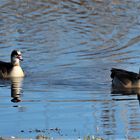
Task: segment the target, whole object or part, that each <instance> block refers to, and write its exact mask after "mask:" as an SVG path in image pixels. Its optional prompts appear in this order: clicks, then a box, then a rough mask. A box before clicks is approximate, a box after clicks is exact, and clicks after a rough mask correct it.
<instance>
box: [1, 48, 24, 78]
mask: <svg viewBox="0 0 140 140" xmlns="http://www.w3.org/2000/svg"><path fill="white" fill-rule="evenodd" d="M22 60H23V59H22V55H21V52H20V51H19V50H13V51H12V53H11V62H3V61H0V78H14V77H24V72H23V70H22V68H21V67H20V61H22Z"/></svg>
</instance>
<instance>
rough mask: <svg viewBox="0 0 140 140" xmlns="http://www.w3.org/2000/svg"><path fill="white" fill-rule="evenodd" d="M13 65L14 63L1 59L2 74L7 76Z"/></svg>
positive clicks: (0, 74) (0, 72)
mask: <svg viewBox="0 0 140 140" xmlns="http://www.w3.org/2000/svg"><path fill="white" fill-rule="evenodd" d="M12 67H13V65H12V64H11V63H8V62H2V61H0V76H1V77H6V76H7V75H8V73H9V72H10V71H11V69H12Z"/></svg>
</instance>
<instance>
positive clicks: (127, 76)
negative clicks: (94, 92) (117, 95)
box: [111, 68, 140, 88]
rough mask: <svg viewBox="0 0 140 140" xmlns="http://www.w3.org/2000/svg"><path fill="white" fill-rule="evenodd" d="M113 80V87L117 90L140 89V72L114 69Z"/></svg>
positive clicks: (112, 71) (112, 72)
mask: <svg viewBox="0 0 140 140" xmlns="http://www.w3.org/2000/svg"><path fill="white" fill-rule="evenodd" d="M111 78H112V86H113V87H115V88H140V72H139V73H134V72H130V71H126V70H122V69H116V68H112V70H111Z"/></svg>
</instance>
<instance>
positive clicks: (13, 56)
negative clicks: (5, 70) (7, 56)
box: [11, 50, 23, 66]
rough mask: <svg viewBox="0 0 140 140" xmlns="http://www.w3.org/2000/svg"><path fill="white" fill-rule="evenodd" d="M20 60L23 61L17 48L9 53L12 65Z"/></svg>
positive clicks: (18, 63)
mask: <svg viewBox="0 0 140 140" xmlns="http://www.w3.org/2000/svg"><path fill="white" fill-rule="evenodd" d="M20 61H23V58H22V54H21V52H20V51H19V50H13V51H12V53H11V63H12V64H13V65H14V66H19V65H20Z"/></svg>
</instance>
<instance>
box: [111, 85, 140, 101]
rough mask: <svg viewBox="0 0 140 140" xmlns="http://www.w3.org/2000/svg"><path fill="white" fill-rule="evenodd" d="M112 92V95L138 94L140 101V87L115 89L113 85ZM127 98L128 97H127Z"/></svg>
mask: <svg viewBox="0 0 140 140" xmlns="http://www.w3.org/2000/svg"><path fill="white" fill-rule="evenodd" d="M111 94H112V96H119V95H122V96H123V95H124V96H125V95H127V96H129V95H136V96H137V99H138V101H139V103H140V88H130V89H129V88H128V89H126V88H125V89H115V88H113V87H112V90H111ZM126 100H127V99H126Z"/></svg>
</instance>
